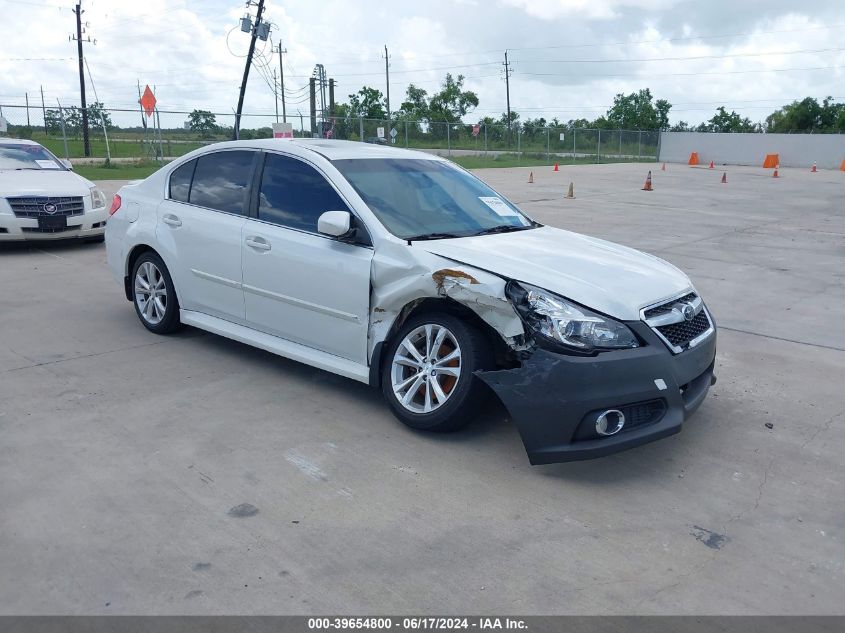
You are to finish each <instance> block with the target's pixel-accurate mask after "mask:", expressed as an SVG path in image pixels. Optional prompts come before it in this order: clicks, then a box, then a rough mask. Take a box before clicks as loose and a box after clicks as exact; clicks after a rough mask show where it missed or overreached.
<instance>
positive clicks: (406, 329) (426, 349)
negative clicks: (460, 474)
mask: <svg viewBox="0 0 845 633" xmlns="http://www.w3.org/2000/svg"><path fill="white" fill-rule="evenodd" d="M492 363H493V352H492V348H491V345H490V342H489V341H488V340H487V339H486V337H485V336H484V335H483V334H482V333H481V332H479V331H478V330H477V329H476V328H474V327H472V326H471V325H469V324H467V323H465V322H464V321H462V320H461V319H459V318H457V317H455V316H453V315H451V314H444V313H430V314H420V315H418V316H415V317H411V318H410V319H409V320H408V321H407V322H406V323H405V324H404V325H403V326H402V328H401V329H400V330H399V331H398V332H397V333H396V335H395V336H394V337H393V339H392V340H391V342H390V344H389V345H388V347H387V350H386V353H385V356H384V364H383V365H382V379H381V383H382V392H383V393H384V397H385V399H386V400H387V403H388V405H390V408H391V410H392V411H393V414H394V415H395V416H396V417H397V418H399V419H400V420H401V421H402V422H403V423H404V424H406V425H408V426H410V427H411V428H414V429H420V430H426V431H437V432H445V431H454V430H457V429H459V428H462V427H464V426H466V425H467V424H468V423H469V422H470V421H471V420H472V418H473V417H474V416H475V414H476V413H477V411H478V408H479V405H480V404H481V401H482V400H483V397H484V390H485V386H484V385H483V384H482V383H481V381H480V380H479V379H478V378H477V377H476V376H475V375H474V374H475V372H476V371H477V370H479V369H487V368H490V367H492Z"/></svg>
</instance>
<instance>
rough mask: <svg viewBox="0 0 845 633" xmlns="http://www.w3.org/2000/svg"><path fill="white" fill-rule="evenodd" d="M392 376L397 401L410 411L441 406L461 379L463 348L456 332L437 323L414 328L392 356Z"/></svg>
mask: <svg viewBox="0 0 845 633" xmlns="http://www.w3.org/2000/svg"><path fill="white" fill-rule="evenodd" d="M390 378H391V385H392V387H393V393H394V395H395V396H396V399H397V401H398V402H399V404H401V405H402V406H403V407H404V408H405V409H407V410H408V411H410V412H412V413H431V412H432V411H435V410H437V409H439V408H440V407H441V406H443V405H444V404H445V403H446V401H447V400H448V399H449V397H450V396H451V395H452V393H454V390H455V385H457V384H458V380H460V378H461V348H460V346H459V345H458V341H457V339H456V338H455V335H454V334H452V332H450V331H449V330H448V329H447V328H445V327H443V326H442V325H438V324H436V323H427V324H425V325H421V326H419V327H418V328H415V329H413V330H411V331H410V332H409V333H408V334H407V336H405V338H403V339H402V342H401V343H400V344H399V347H397V349H396V353H395V354H394V355H393V362H392V365H391V371H390Z"/></svg>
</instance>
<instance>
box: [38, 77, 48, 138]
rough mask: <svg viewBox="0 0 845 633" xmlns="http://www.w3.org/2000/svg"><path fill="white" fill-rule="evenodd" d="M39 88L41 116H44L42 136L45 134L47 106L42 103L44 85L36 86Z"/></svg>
mask: <svg viewBox="0 0 845 633" xmlns="http://www.w3.org/2000/svg"><path fill="white" fill-rule="evenodd" d="M38 87H39V88H40V89H41V116H43V117H44V136H47V106H45V105H44V86H38Z"/></svg>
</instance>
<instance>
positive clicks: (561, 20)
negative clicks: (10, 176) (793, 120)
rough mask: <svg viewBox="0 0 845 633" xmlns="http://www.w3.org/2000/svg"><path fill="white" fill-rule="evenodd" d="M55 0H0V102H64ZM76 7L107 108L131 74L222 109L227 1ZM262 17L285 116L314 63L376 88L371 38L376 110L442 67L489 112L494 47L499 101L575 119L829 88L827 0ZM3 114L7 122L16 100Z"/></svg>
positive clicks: (253, 100) (494, 110) (348, 82)
mask: <svg viewBox="0 0 845 633" xmlns="http://www.w3.org/2000/svg"><path fill="white" fill-rule="evenodd" d="M72 6H73V3H72V2H66V1H62V0H0V11H2V24H3V27H2V35H3V37H2V42H0V77H2V79H0V104H6V105H8V104H20V103H23V102H24V95H25V93H29V98H30V103H35V104H37V105H39V106H40V103H41V94H40V87H41V86H43V89H44V93H45V98H46V101H47V104H48V107H50V106H51V105H53V106H54V105H55V103H56V99H61V100H62V103H63V104H72V103H77V104H78V100H79V83H78V74H77V73H78V68H77V65H76V57H75V56H76V46H75V42H72V41H69V39H68V36H69V35H70V34H71V33H72V32H73V30H74V28H75V21H74V15H73V13H72ZM83 9H85V14H84V16H83V17H84V20H85V21H86V22H87V29H86V31H87V32H86V36H85V37H90V38H91V39H92V40H94V39H96V45H93V44H92V45H88V44H86V54H87V57H88V63H89V66H90V71H91V75H92V76H93V80H94V85H95V87H96V90H97V93H98V96H99V99H100V101H103V102H104V103H105V104H106V105H107V106H109V107H113V108H137V98H138V95H137V87H136V84H137V82H138V81H140V84H141V87H142V88H143V86H144V85H145V84H149V85H150V86H155V88H156V95H157V97H158V99H159V107H160V108H161V109H163V110H191V109H193V108H202V109H208V110H213V111H215V112H219V113H231V112H232V110H233V108H234V107H235V105H236V103H237V93H238V87H239V85H240V78H241V74H242V72H243V61H244V60H243V56H244V55H245V53H246V50H247V46H248V41H249V37H248V35H247V34H245V33H242V32H241V31H240V30H239V29H238V20H239V18H240V17H242V16H243V15H244V13H245V11H246V7H245V4H244V3H243V2H238V1H227V0H202V1H199V0H193V1H187V0H167V1H165V0H144V1H143V2H138V1H135V0H83ZM251 12H252V13H253V15H254V13H255V8H254V7H252V8H251ZM265 17H266V18H267V19H268V20H269V21H270V22H271V23H272V24H273V30H272V35H271V38H272V44H273V45H275V44H277V43H278V42H279V40H280V39H281V40H282V43H283V47H284V48H286V49H287V51H288V52H287V54H286V55H285V56H284V72H285V89H286V93H287V102H288V114H289V115H290V114H294V115H296V114H297V112H302V113H303V114H304V115H305V116H306V117H307V110H308V100H307V97H308V93H307V84H308V78H309V77H310V76H311V73H312V71H313V69H314V65H315V64H317V63H322V64H323V65H324V66H325V67H326V70H327V74H328V76H329V77H334V78H335V79H336V81H337V82H338V87H337V92H336V97H337V100H338V101H342V100H346V95H348V94H349V93H351V92H355V91H357V90H358V89H359V88H360V87H361V86H362V85H371V86H374V87H377V88H379V89H380V90H382V91H384V88H385V78H384V60H383V57H382V55H383V52H384V48H383V47H384V45H385V44H386V45H387V46H388V49H389V52H390V73H391V74H390V79H391V86H390V89H391V105H392V106H393V109H397V108H398V106H399V104H400V103H401V101H402V98H403V97H404V94H405V89H406V87H407V85H408V83H411V82H413V83H414V84H416V85H418V86H420V87H422V88H425V89H426V90H428V91H429V92H431V91H433V90H436V89H437V87H438V84H439V83H440V82H441V81H442V79H443V76H444V75H445V73H447V72H452V73H453V74H455V75H457V74H463V75H464V76H465V77H466V86H467V87H468V88H470V89H472V90H475V91H476V92H477V93H478V96H479V99H480V104H479V107H478V109H477V110H475V111H474V112H473V113H472V114H470V115H468V116H467V117H466V119H467V120H468V121H470V120H475V119H476V118H480V117H482V116H487V115H491V116H496V117H498V116H499V115H500V114H501V113H502V112H503V111H504V110H505V86H504V81H503V79H502V76H503V75H502V61H503V55H504V51H505V49H507V50H508V51H509V53H508V54H509V58H510V60H511V61H512V62H513V65H512V69H513V75H512V77H511V107H512V108H513V109H514V110H516V111H518V112H519V113H520V114H521V117H522V118H523V119H525V118H526V117H531V118H535V117H538V116H544V117H546V118H547V119H551V118H553V117H557V118H559V119H560V120H562V121H566V120H568V119H573V118H580V117H585V118H588V119H592V118H595V117H596V116H597V115H599V114H603V113H604V112H605V111H606V109H607V107H608V106H609V104H611V103H612V101H613V96H614V95H615V94H616V93H619V92H625V93H627V92H631V91H634V90H637V89H640V88H644V87H649V88H651V91H652V93H653V94H654V95H655V97H656V98H665V99H668V100H669V101H670V102H671V103H672V104H674V107H673V108H672V111H671V120H672V122H677V121H678V120H685V121H687V122H691V123H698V122H700V121H702V120H705V119H708V118H710V117H711V116H712V115H713V112H714V110H715V109H716V107H717V106H719V105H725V106H726V107H728V109H735V110H737V111H738V112H740V113H741V114H742V115H743V116H748V117H750V118H751V119H752V120H753V121H758V120H762V119H763V118H764V117H765V116H766V115H767V114H768V113H770V112H771V111H772V110H774V109H776V108H777V107H779V106H780V105H783V104H784V103H788V102H790V101H792V100H795V99H801V98H803V97H805V96H814V97H816V98H819V99H821V98H823V97H825V96H827V95H832V96H833V97H834V98H836V99H837V100H839V101H845V81H843V80H844V79H845V37H843V36H845V2H843V0H824V1H820V0H804V1H803V2H800V3H797V2H794V0H792V1H785V0H766V1H765V2H763V1H759V2H758V1H737V0H734V1H732V2H728V1H725V0H426V1H424V2H420V1H414V2H405V1H402V0H393V1H392V2H376V1H371V0H327V1H317V2H315V1H313V0H312V1H306V0H291V1H287V2H282V1H281V0H267V4H266V12H265ZM259 51H260V53H261V54H260V55H259V57H258V61H257V63H258V64H259V65H263V68H259V69H256V68H253V70H252V73H251V76H250V81H249V87H248V90H247V96H246V101H245V106H244V110H245V112H249V113H253V114H255V115H263V116H261V117H252V118H250V119H247V120H245V122H244V123H245V125H247V126H253V125H256V124H264V125H267V124H269V122H270V121H272V120H275V119H274V116H273V113H274V97H273V91H272V89H271V85H272V81H273V80H272V72H273V69H274V68H275V69H277V70H278V63H279V60H278V55H276V54H273V53H272V52H271V43H270V42H267V43H266V44H262V43H261V42H259ZM267 78H269V83H268V82H267ZM88 90H89V93H92V92H93V91H91V88H90V86H89V89H88ZM92 99H93V94H89V100H92ZM4 115H5V116H6V118H7V119H9V120H13V122H15V121H14V119H15V118H19V117H21V116H22V115H23V113H22V111H14V110H11V109H9V108H6V109H5V110H4ZM130 116H131V115H129V114H126V115H122V116H119V117H117V122H118V123H120V122H122V121H124V120H128V119H126V118H124V117H130ZM33 118H36V116H35V113H34V112H33ZM136 118H137V117H136ZM136 118H133V119H132V122H134V121H135V120H136ZM167 118H168V117H163V121H162V122H163V124H164V125H165V126H167V125H168V124H169V123H170V122H171V121H170V120H168V121H165V119H167ZM37 119H38V121H39V122H40V116H39V117H38V118H37ZM170 119H171V120H172V121H173V124H178V123H176V122H175V120H176V119H180V120H183V119H184V116H182V115H175V114H174V115H170ZM219 119H220V117H219ZM18 122H19V121H18Z"/></svg>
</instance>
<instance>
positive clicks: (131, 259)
mask: <svg viewBox="0 0 845 633" xmlns="http://www.w3.org/2000/svg"><path fill="white" fill-rule="evenodd" d="M144 253H153V254H155V255H157V256H158V257H160V258H161V261H163V262H164V265H165V266H167V269H168V271H170V265H169V264H168V263H167V261H166V260H165V259H164V257H163V256H162V254H161V253H160V252H159V251H157V250H156V249H155V248H153V247H152V246H150V245H149V244H146V243H143V242H142V243H140V244H136V245H135V246H133V247H132V249H131V250H130V251H129V254H128V255H127V256H126V268H125V270H124V274H123V290H124V292H125V293H126V299H127V300H128V301H132V282H131V279H130V276H131V275H132V269H133V268H134V267H135V262H137V261H138V258H139V257H141V255H143V254H144ZM170 280H171V282H172V283H173V286H174V289H176V288H175V286H176V282H175V280H173V273H172V272H171V273H170ZM176 294H177V295H178V294H179V292H178V290H177V291H176Z"/></svg>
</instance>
